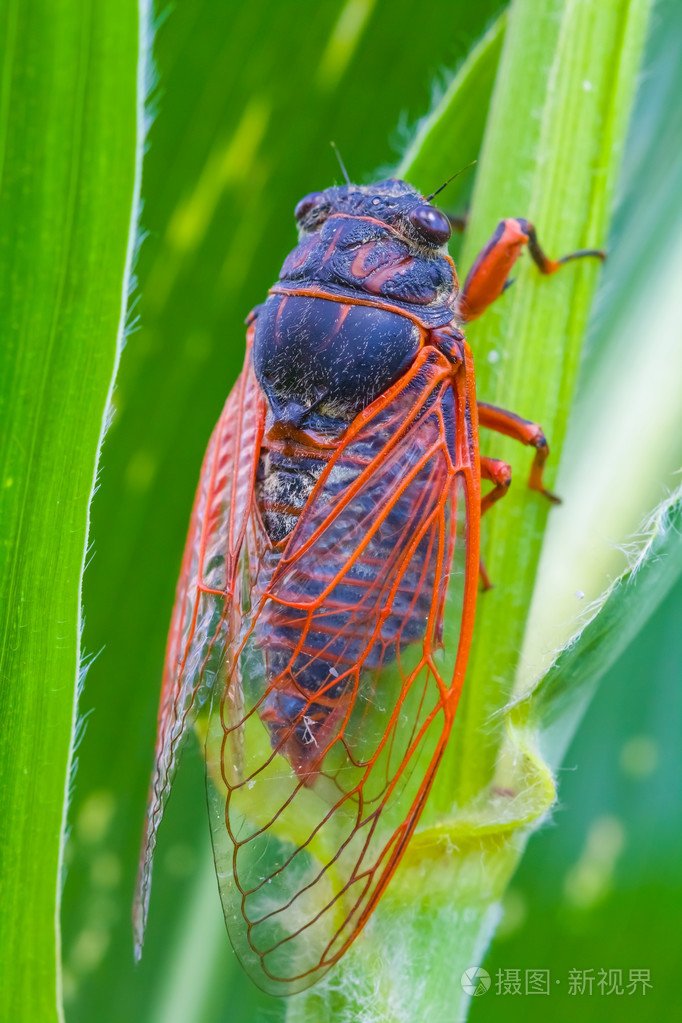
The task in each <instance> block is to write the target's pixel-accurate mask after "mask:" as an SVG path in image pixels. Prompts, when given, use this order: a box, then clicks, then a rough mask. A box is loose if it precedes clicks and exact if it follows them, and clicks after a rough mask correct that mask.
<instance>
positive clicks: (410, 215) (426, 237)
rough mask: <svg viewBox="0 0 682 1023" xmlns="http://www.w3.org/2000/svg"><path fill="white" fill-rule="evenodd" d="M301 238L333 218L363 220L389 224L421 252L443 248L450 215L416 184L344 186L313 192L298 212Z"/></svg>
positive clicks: (392, 181) (389, 181)
mask: <svg viewBox="0 0 682 1023" xmlns="http://www.w3.org/2000/svg"><path fill="white" fill-rule="evenodd" d="M294 216H295V217H296V224H297V226H298V230H299V237H300V238H304V237H305V236H306V235H308V234H310V233H311V232H314V231H317V230H319V228H320V227H321V225H322V224H323V223H324V222H325V221H326V220H327V219H328V218H329V217H332V216H346V217H352V218H356V217H361V218H363V219H366V218H370V219H371V220H374V221H377V222H380V223H381V224H386V226H387V227H389V228H391V230H392V231H393V232H395V233H396V234H398V235H399V236H400V237H402V238H403V239H404V241H406V242H408V243H409V244H411V245H413V246H414V247H415V248H417V249H422V248H423V249H426V250H427V251H428V250H431V251H433V250H436V249H443V248H444V246H446V245H447V243H448V240H449V238H450V233H451V228H450V221H449V220H448V218H447V216H446V215H445V214H444V213H443V212H442V211H441V210H439V209H437V208H436V207H435V206H432V205H431V203H430V202H429V201H428V200H427V199H425V198H424V196H423V195H421V193H420V192H418V191H417V190H416V189H415V188H413V187H412V185H408V183H407V182H406V181H400V180H398V179H397V178H387V179H386V180H385V181H379V182H377V183H376V184H375V185H341V186H337V187H333V188H326V189H325V190H324V191H323V192H310V193H309V194H308V195H306V196H304V197H303V199H301V201H300V202H299V203H298V205H297V206H296V209H295V211H294Z"/></svg>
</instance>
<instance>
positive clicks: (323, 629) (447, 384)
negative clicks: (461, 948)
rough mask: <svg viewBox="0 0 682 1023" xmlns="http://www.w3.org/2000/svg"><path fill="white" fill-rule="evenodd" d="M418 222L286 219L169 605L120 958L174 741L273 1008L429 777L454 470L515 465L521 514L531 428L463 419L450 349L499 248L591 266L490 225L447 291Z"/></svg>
mask: <svg viewBox="0 0 682 1023" xmlns="http://www.w3.org/2000/svg"><path fill="white" fill-rule="evenodd" d="M432 198H433V196H429V197H427V198H425V197H424V196H423V195H422V194H420V193H419V192H418V191H417V190H416V189H414V188H413V187H411V186H410V185H409V184H407V183H406V182H404V181H399V180H395V179H389V180H386V181H380V182H378V183H377V184H375V185H372V186H356V185H352V184H346V185H342V186H339V187H333V188H328V189H326V190H325V191H322V192H314V193H312V194H310V195H307V196H306V197H305V198H304V199H302V200H301V202H299V204H298V206H297V207H296V211H295V216H296V222H297V226H298V234H299V242H298V245H297V246H296V248H295V249H294V250H293V251H292V252H291V253H290V254H289V255H288V256H287V258H286V260H285V261H284V265H283V267H282V271H281V273H280V276H279V280H278V281H277V283H276V284H275V285H274V287H273V288H271V289H270V292H269V294H268V297H267V299H266V301H265V302H264V303H263V304H262V305H260V306H258V307H257V308H256V309H254V310H253V312H252V313H251V314H250V316H249V317H248V319H247V325H248V326H247V334H246V358H245V361H244V368H243V370H242V372H241V375H240V377H239V379H238V380H237V382H236V384H235V386H234V388H233V390H232V392H231V394H230V396H229V397H228V399H227V403H226V405H225V408H224V410H223V412H222V415H221V416H220V419H219V420H218V424H217V426H216V428H215V430H214V432H213V435H212V437H211V439H210V441H209V445H208V450H207V452H206V456H205V458H204V463H203V467H202V470H201V477H200V481H199V487H198V490H197V495H196V499H195V503H194V509H193V511H192V517H191V522H190V527H189V536H188V539H187V545H186V548H185V553H184V558H183V562H182V570H181V574H180V580H179V583H178V587H177V595H176V602H175V609H174V611H173V617H172V622H171V627H170V634H169V638H168V647H167V654H166V663H165V670H164V676H163V688H162V694H161V706H160V711H159V719H158V737H157V744H156V756H155V764H154V770H153V776H152V781H151V791H150V796H149V807H148V815H147V822H146V830H145V837H144V844H143V850H142V857H141V864H140V873H139V879H138V890H137V898H136V906H135V928H136V942H137V948H138V952H139V949H140V947H141V943H142V937H143V932H144V926H145V921H146V916H147V909H148V902H149V891H150V880H151V863H152V854H153V851H154V847H155V844H156V838H157V829H158V826H159V822H160V819H161V815H162V812H163V807H164V804H165V801H166V798H167V796H168V793H169V790H170V786H171V782H172V779H173V775H174V770H175V767H176V761H177V757H178V750H179V748H180V745H181V742H182V740H183V737H184V736H185V734H186V733H187V731H188V730H189V729H190V727H191V726H192V725H193V724H196V725H197V727H198V731H199V733H200V735H201V737H202V741H203V742H204V745H205V757H206V764H207V784H208V789H209V807H210V811H209V812H210V818H211V831H212V839H213V849H214V854H215V864H216V871H217V876H218V886H219V890H220V896H221V899H222V903H223V909H224V914H225V920H226V924H227V929H228V932H229V935H230V938H231V941H232V944H233V946H234V949H235V951H236V953H237V955H238V957H239V959H240V960H241V962H242V964H243V966H244V967H245V969H246V970H247V971H248V973H249V974H250V975H251V977H252V978H253V980H254V981H255V982H256V983H257V984H258V985H259V986H260V987H261V988H263V989H264V990H266V991H269V992H271V993H273V994H277V995H282V994H290V993H292V992H295V991H298V990H301V989H303V988H305V987H307V986H309V985H311V984H313V983H314V982H316V981H317V980H318V979H319V978H320V977H321V976H322V975H323V974H324V973H325V972H326V971H327V970H329V969H330V967H331V966H333V965H334V964H335V963H336V962H338V960H339V959H340V957H341V956H342V955H343V954H344V952H345V951H346V950H347V949H348V947H349V946H350V944H351V943H352V942H353V941H354V940H355V938H356V937H357V936H358V934H359V933H360V931H361V930H362V928H363V926H364V925H365V923H366V922H367V920H368V918H369V917H370V915H371V913H372V911H373V909H374V908H375V906H376V905H377V902H378V900H379V898H380V897H381V895H382V892H383V891H384V890H385V888H386V886H387V885H388V884H389V882H390V880H391V877H392V875H393V874H394V872H395V870H396V867H397V866H398V864H399V862H400V859H401V856H402V854H403V852H404V850H405V848H406V846H407V844H408V842H409V840H410V836H411V835H412V833H413V831H414V829H415V826H416V825H417V822H418V820H419V816H420V813H421V811H422V809H423V807H424V804H425V802H426V799H427V797H428V795H429V790H430V788H431V785H432V783H433V779H434V776H435V773H436V771H437V769H438V764H439V761H440V760H441V758H442V756H443V751H444V749H445V746H446V743H447V741H448V736H449V735H450V731H451V728H452V723H453V719H454V716H455V711H456V708H457V701H458V699H459V695H460V691H461V689H462V684H463V681H464V675H465V669H466V663H467V655H468V653H469V647H470V644H471V637H472V630H473V625H474V615H475V609H476V600H477V593H478V590H479V573H480V564H479V527H480V521H481V516H482V515H483V514H484V513H485V512H486V511H487V510H488V509H489V508H490V507H491V505H492V504H494V502H495V501H497V500H498V499H499V498H500V497H502V496H503V495H504V494H505V492H506V490H507V488H508V487H509V483H510V480H511V470H510V467H509V466H508V465H507V464H506V463H504V462H501V461H499V460H497V459H494V458H489V457H487V456H485V457H484V456H481V455H480V454H479V430H480V429H481V428H485V429H489V430H493V431H498V432H500V433H503V434H506V435H507V436H510V437H514V438H516V439H517V440H519V441H521V442H522V443H524V444H528V445H531V446H532V447H533V448H534V449H535V455H534V460H533V466H532V470H531V476H530V486H531V487H532V488H533V489H534V490H538V491H541V492H543V493H545V494H546V493H547V492H546V491H545V488H544V483H543V466H544V464H545V461H546V458H547V455H548V446H547V442H546V440H545V436H544V434H543V432H542V430H541V428H540V427H539V426H538V425H537V424H535V423H532V422H529V421H528V420H525V419H522V418H521V417H519V416H517V415H515V414H513V413H511V412H507V411H504V410H503V409H500V408H496V407H494V406H492V405H488V404H484V403H483V402H478V401H477V399H476V388H475V380H474V366H473V361H472V356H471V352H470V349H469V347H468V345H467V343H466V340H465V338H464V334H463V333H462V330H461V329H460V328H461V327H462V326H463V325H464V324H466V323H467V322H468V321H470V320H473V319H475V318H476V317H478V316H479V315H480V314H481V313H482V312H483V311H484V309H485V308H486V307H487V306H488V305H489V304H490V303H491V302H492V301H493V300H494V299H496V298H497V297H498V296H499V295H500V294H501V292H502V291H503V290H504V287H505V285H506V283H507V281H508V275H509V272H510V270H511V268H512V266H513V264H514V261H515V260H516V258H517V257H518V255H519V253H520V252H521V250H522V249H523V247H524V246H526V245H527V246H528V250H529V252H530V255H531V257H532V258H533V260H534V261H535V263H536V264H537V266H538V268H539V269H540V271H541V272H542V273H545V274H551V273H554V271H555V270H557V269H558V268H559V266H560V265H561V264H562V263H564V262H566V261H567V260H569V259H574V258H577V257H579V256H584V255H601V253H598V252H595V251H591V250H590V251H581V252H575V253H571V254H570V255H569V256H565V257H564V258H563V259H562V260H559V261H552V260H550V259H548V258H547V256H546V255H545V254H544V252H543V251H542V249H541V248H540V245H539V244H538V240H537V237H536V234H535V231H534V228H533V226H532V225H531V224H530V223H529V222H528V221H526V220H523V219H508V220H504V221H502V222H501V223H500V224H499V225H498V227H497V229H496V231H495V233H494V234H493V236H492V238H491V239H490V242H489V243H488V244H487V245H486V247H485V248H484V249H483V251H482V252H481V254H480V256H479V257H478V258H477V260H476V262H475V263H474V266H473V267H472V269H471V271H470V272H469V274H468V276H467V278H466V280H465V282H464V285H463V286H462V287H460V285H459V282H458V279H457V273H456V270H455V266H454V264H453V262H452V259H451V258H450V256H449V255H448V251H447V243H448V239H449V237H450V232H451V223H450V220H449V218H448V217H447V216H446V215H445V214H444V213H443V212H441V211H440V210H438V209H437V208H436V207H435V206H433V205H432V203H431V199H432ZM482 480H485V481H490V482H491V483H492V487H491V488H488V491H489V492H488V493H487V494H486V495H485V496H484V497H483V498H481V481H482ZM547 496H550V497H551V495H547ZM484 581H485V577H484Z"/></svg>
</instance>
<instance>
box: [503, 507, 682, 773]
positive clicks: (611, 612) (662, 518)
mask: <svg viewBox="0 0 682 1023" xmlns="http://www.w3.org/2000/svg"><path fill="white" fill-rule="evenodd" d="M644 532H645V533H647V534H649V535H648V538H647V540H646V542H645V543H644V544H643V545H642V546H641V548H640V550H639V551H638V552H637V554H636V556H635V557H634V558H633V559H632V564H631V565H630V567H629V568H628V569H627V570H626V571H625V572H623V573H622V574H621V575H620V576H619V577H618V578H617V579H616V580H615V582H613V583H612V584H611V586H610V587H609V589H608V590H607V591H606V593H604V595H603V596H602V598H601V599H600V600H599V601H597V602H596V603H595V606H593V607H592V608H591V609H589V610H588V612H587V613H586V614H587V616H588V621H587V624H585V626H584V627H583V628H582V629H581V630H580V631H579V632H578V633H577V634H576V635H575V636H573V638H572V639H571V641H570V642H569V643H568V644H567V645H566V646H565V647H564V649H563V650H562V651H561V652H560V653H559V654H558V656H557V658H556V660H555V661H554V663H553V664H552V666H551V667H550V669H549V671H548V672H547V673H546V674H545V675H544V676H543V677H542V679H540V681H539V682H537V683H536V684H535V685H534V686H533V687H532V689H531V690H530V691H529V692H528V693H526V694H525V695H524V696H523V697H522V698H520V699H518V700H517V701H515V703H514V704H513V705H512V707H511V708H510V709H509V711H508V712H507V717H508V720H509V722H510V724H511V726H512V728H513V729H514V731H515V732H523V733H525V735H526V736H527V737H528V736H530V737H531V741H532V742H536V741H537V740H536V737H537V739H539V747H540V750H541V752H542V755H543V757H544V759H545V760H546V761H547V762H548V763H549V764H550V765H551V766H553V767H558V766H559V764H560V763H561V760H562V758H563V754H564V752H565V748H566V745H567V742H568V740H569V739H570V736H571V734H572V731H573V729H572V728H571V727H568V728H567V727H566V723H565V721H564V720H563V719H564V718H566V717H568V718H569V720H570V722H571V723H573V722H574V721H575V719H577V718H579V717H580V716H581V715H582V713H583V711H584V708H585V706H586V704H587V703H588V702H589V700H590V698H591V696H592V694H593V693H594V690H595V688H596V686H597V683H598V682H599V680H600V678H601V677H602V675H603V674H604V672H606V671H607V670H608V669H609V668H610V667H611V665H612V664H614V663H615V661H616V660H617V658H618V657H619V656H620V655H621V654H622V653H623V651H624V650H625V649H626V648H627V646H628V644H629V643H630V642H631V640H632V638H633V637H634V636H636V635H637V633H638V632H639V630H640V629H641V627H642V626H643V625H644V623H645V622H646V621H647V619H648V618H649V616H650V615H651V614H652V613H653V612H654V611H655V609H656V608H657V607H658V605H659V604H660V603H661V601H662V600H663V599H664V598H665V596H666V595H667V593H668V591H669V590H670V588H671V587H672V586H673V585H674V583H675V582H676V581H677V579H678V578H679V576H680V574H682V488H680V489H679V490H678V491H677V492H676V493H675V494H673V495H672V496H671V497H669V498H668V499H667V500H666V501H664V502H663V503H662V504H661V505H660V507H659V508H657V509H656V511H655V513H654V515H653V516H652V518H651V521H650V523H649V524H648V525H647V527H646V528H645V530H644ZM558 723H559V724H560V725H561V727H560V728H557V724H558ZM517 741H518V742H523V741H524V740H523V739H517Z"/></svg>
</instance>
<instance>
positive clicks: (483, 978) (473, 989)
mask: <svg viewBox="0 0 682 1023" xmlns="http://www.w3.org/2000/svg"><path fill="white" fill-rule="evenodd" d="M489 987H490V974H489V973H488V971H487V970H484V969H482V967H480V966H470V967H469V969H468V970H465V971H464V973H463V974H462V990H463V991H464V992H465V993H466V994H467V995H471V996H472V997H473V998H476V997H478V996H479V995H484V994H485V993H486V991H487V990H488V988H489Z"/></svg>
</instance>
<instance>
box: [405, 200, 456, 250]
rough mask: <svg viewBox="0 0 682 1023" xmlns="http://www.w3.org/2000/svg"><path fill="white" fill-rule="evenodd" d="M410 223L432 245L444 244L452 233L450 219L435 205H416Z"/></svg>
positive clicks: (410, 216)
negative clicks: (435, 207)
mask: <svg viewBox="0 0 682 1023" xmlns="http://www.w3.org/2000/svg"><path fill="white" fill-rule="evenodd" d="M409 219H410V223H411V224H412V226H413V227H416V229H417V231H418V232H419V234H420V235H421V236H422V237H423V238H424V240H425V241H427V242H429V243H430V244H431V245H444V244H445V242H446V241H447V240H448V238H449V237H450V234H451V228H450V221H449V220H448V218H447V217H446V216H445V214H444V213H441V211H440V210H436V209H434V207H433V206H416V207H415V208H414V209H413V210H412V212H411V213H410V215H409Z"/></svg>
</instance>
